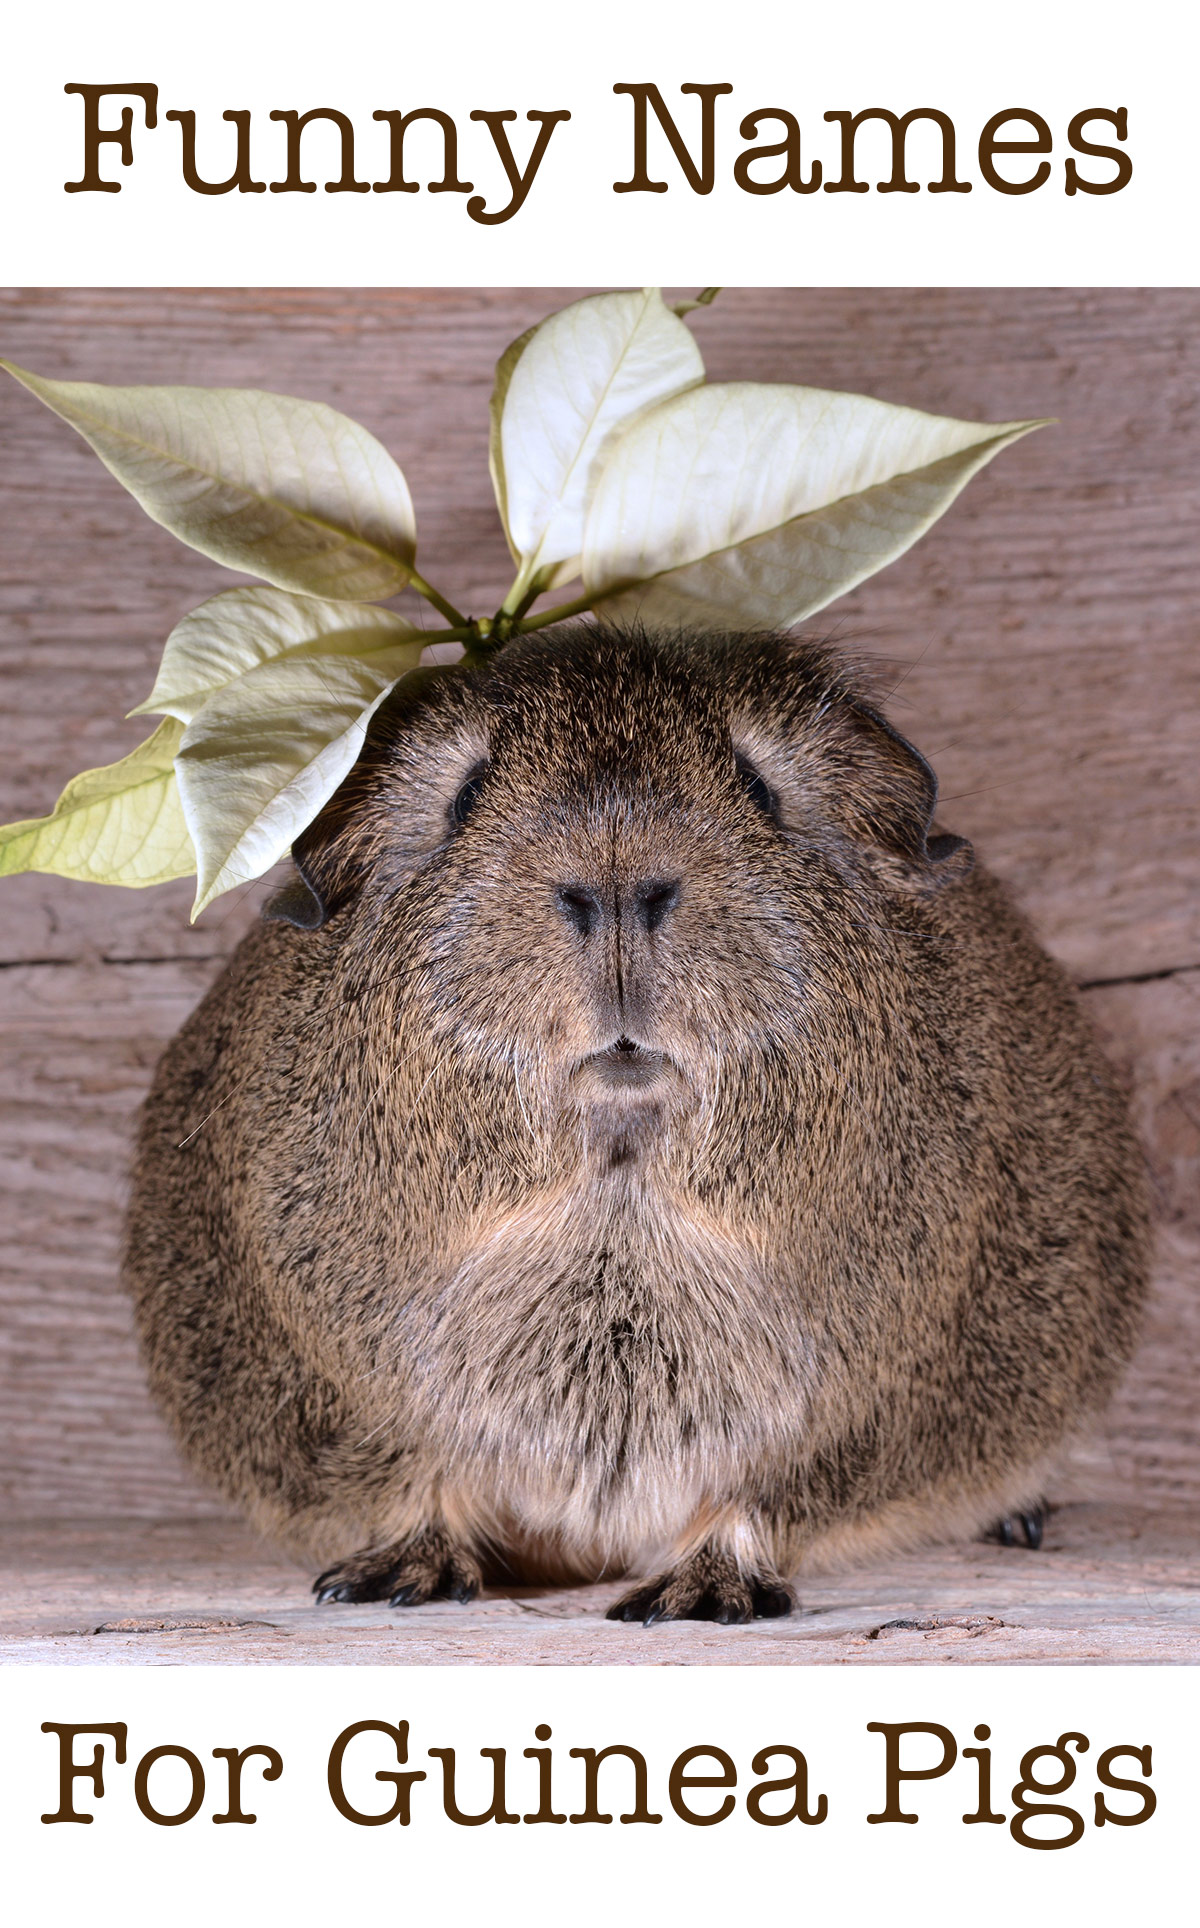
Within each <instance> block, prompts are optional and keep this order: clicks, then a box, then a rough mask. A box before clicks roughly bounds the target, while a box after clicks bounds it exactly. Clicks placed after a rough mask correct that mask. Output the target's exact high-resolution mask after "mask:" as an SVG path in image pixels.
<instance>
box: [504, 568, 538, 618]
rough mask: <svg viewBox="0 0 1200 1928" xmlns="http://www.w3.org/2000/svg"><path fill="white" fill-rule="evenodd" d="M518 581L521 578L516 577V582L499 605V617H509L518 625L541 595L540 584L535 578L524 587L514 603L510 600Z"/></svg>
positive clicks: (515, 590)
mask: <svg viewBox="0 0 1200 1928" xmlns="http://www.w3.org/2000/svg"><path fill="white" fill-rule="evenodd" d="M520 580H521V578H520V577H519V576H518V577H517V581H516V582H514V584H513V586H512V588H511V589H510V590H509V592H508V595H507V596H506V597H505V598H504V601H503V602H502V603H501V605H500V611H499V613H500V615H502V616H510V617H511V618H512V620H513V622H514V623H519V622H520V621H521V620H522V619H523V617H524V616H525V614H526V612H527V611H528V610H529V609H531V608H532V607H533V605H534V603H535V602H536V601H537V599H538V597H539V596H540V595H541V593H542V587H541V584H540V583H539V581H538V579H537V577H536V576H535V577H534V579H533V581H532V582H531V583H529V584H527V585H526V588H525V590H524V592H523V593H522V594H521V595H518V596H517V600H516V601H515V602H514V601H513V600H512V598H513V596H514V595H516V592H517V586H518V584H519V583H520Z"/></svg>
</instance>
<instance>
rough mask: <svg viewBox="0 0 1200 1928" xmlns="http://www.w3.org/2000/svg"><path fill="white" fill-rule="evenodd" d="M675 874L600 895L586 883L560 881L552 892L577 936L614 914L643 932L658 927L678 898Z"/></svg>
mask: <svg viewBox="0 0 1200 1928" xmlns="http://www.w3.org/2000/svg"><path fill="white" fill-rule="evenodd" d="M679 892H680V885H679V880H678V878H668V877H647V878H644V879H642V880H641V881H640V882H638V883H636V884H631V885H628V886H626V887H625V888H624V889H622V890H619V891H618V892H617V893H616V895H615V897H611V898H610V897H608V896H607V895H602V894H601V892H600V891H598V890H595V889H593V887H592V886H591V885H590V884H580V883H570V884H560V885H559V887H558V890H557V891H556V893H555V900H556V902H557V904H558V908H559V910H560V911H561V912H562V914H563V916H564V917H565V918H566V919H567V922H568V923H569V924H573V925H574V927H575V929H576V930H577V931H578V932H579V935H580V936H581V937H590V936H591V935H592V933H593V931H597V930H599V929H600V928H601V926H602V925H603V924H604V923H606V922H608V921H611V920H613V919H614V918H615V920H616V921H617V922H622V921H624V920H625V919H629V920H630V921H631V922H632V923H636V924H639V925H640V926H641V928H642V929H643V930H644V931H646V932H647V933H650V932H653V931H656V930H658V928H659V926H660V925H661V924H662V923H663V922H664V921H665V919H666V918H667V917H669V916H670V914H671V912H672V911H673V910H674V909H675V906H676V904H677V903H678V902H679Z"/></svg>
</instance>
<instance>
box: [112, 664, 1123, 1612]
mask: <svg viewBox="0 0 1200 1928" xmlns="http://www.w3.org/2000/svg"><path fill="white" fill-rule="evenodd" d="M864 690H865V685H864V683H863V681H862V679H861V677H859V676H858V675H856V674H855V673H853V672H852V671H851V670H849V669H848V668H847V666H846V665H845V664H844V663H842V662H841V661H839V660H838V659H837V658H835V657H834V656H833V655H832V654H831V653H830V652H829V651H827V650H825V649H823V648H819V647H817V646H814V645H813V644H811V643H806V642H803V641H798V640H796V639H794V638H787V637H772V636H757V637H744V636H736V637H735V636H730V637H712V636H703V637H688V636H683V635H669V636H652V635H643V634H637V633H617V632H612V631H606V630H604V629H600V628H593V627H582V628H576V629H574V630H571V631H566V632H559V633H557V634H555V633H551V634H542V635H538V636H527V637H524V638H522V639H520V640H517V641H514V642H512V643H510V644H508V645H507V646H506V647H505V648H503V649H502V650H500V651H499V652H498V653H497V654H496V655H495V656H494V657H493V658H492V660H491V661H490V663H488V664H487V665H486V666H484V667H482V668H480V669H478V670H472V671H463V670H458V669H455V670H441V671H437V670H435V671H421V672H419V673H418V674H416V675H415V676H413V677H410V678H408V679H406V681H405V682H404V683H402V684H401V685H400V686H399V687H398V688H397V689H396V691H395V692H394V694H393V696H392V697H391V698H390V699H389V700H388V702H387V704H385V705H384V707H383V708H382V709H381V710H380V711H379V713H378V714H377V716H376V718H375V720H374V723H373V725H372V728H371V731H370V734H369V737H368V740H367V743H366V746H365V748H364V751H363V755H362V757H361V758H360V760H359V762H358V764H357V765H356V767H355V769H354V770H353V772H352V773H351V775H350V777H349V778H348V779H347V781H346V782H345V783H344V784H343V786H342V788H341V789H340V790H339V792H338V793H337V795H336V796H335V797H334V799H333V800H332V802H331V803H330V804H329V805H328V806H327V808H326V809H325V811H324V812H323V813H322V815H321V816H320V817H319V818H318V819H317V821H316V822H315V823H314V824H313V826H312V827H311V828H310V829H309V830H308V831H307V832H306V833H305V834H304V836H303V837H302V838H301V840H300V842H299V843H298V845H297V848H296V851H295V856H296V862H297V875H296V878H295V881H294V883H293V884H292V885H291V886H290V887H289V889H288V890H286V891H285V892H284V893H283V894H282V896H281V897H280V898H279V899H277V900H275V903H274V904H273V906H272V907H271V908H270V910H269V911H268V917H269V918H270V919H271V920H272V921H264V922H263V923H262V924H261V925H260V926H259V927H258V928H257V929H256V930H255V931H254V932H253V933H252V934H251V935H250V936H249V937H247V938H246V940H245V941H244V943H243V944H242V945H241V946H240V948H239V950H238V951H237V953H236V954H235V956H234V958H233V959H232V961H231V963H230V964H229V966H228V968H227V970H226V971H225V972H224V974H223V976H222V977H221V978H220V980H219V981H218V982H217V984H216V985H215V986H214V988H213V989H212V991H210V993H209V995H208V996H207V997H206V998H205V1000H204V1002H203V1003H202V1004H201V1006H200V1007H199V1009H198V1010H197V1011H196V1013H195V1015H194V1016H193V1017H192V1018H191V1019H190V1021H189V1022H188V1023H187V1024H186V1025H185V1026H184V1028H183V1030H182V1031H181V1032H180V1034H179V1036H178V1038H177V1039H176V1040H175V1042H174V1043H173V1044H172V1045H171V1047H170V1048H169V1050H168V1051H167V1053H166V1055H165V1057H164V1058H163V1061H162V1064H161V1066H160V1068H159V1071H158V1075H157V1079H156V1081H155V1084H154V1088H153V1090H152V1092H151V1095H150V1097H149V1099H148V1101H147V1104H146V1108H145V1114H144V1121H143V1125H142V1131H141V1140H140V1150H139V1155H138V1162H137V1170H136V1177H135V1184H134V1192H133V1200H132V1206H131V1211H130V1218H129V1230H128V1249H127V1272H128V1280H129V1285H130V1287H131V1290H132V1292H133V1295H134V1298H135V1301H136V1306H137V1316H138V1321H139V1325H140V1329H141V1334H142V1340H143V1344H144V1349H145V1355H146V1358H147V1361H148V1365H149V1371H150V1378H151V1382H152V1386H153V1389H154V1392H155V1394H156V1395H157V1397H158V1399H159V1401H160V1402H161V1404H162V1406H163V1408H164V1410H165V1412H166V1413H167V1415H168V1417H169V1419H170V1420H171V1422H172V1423H173V1425H174V1428H175V1431H176V1433H177V1435H178V1437H179V1440H180V1442H181V1444H182V1446H183V1449H184V1451H185V1452H186V1454H187V1455H188V1457H189V1458H190V1459H191V1461H192V1462H193V1463H194V1464H195V1465H196V1466H197V1467H198V1468H199V1469H200V1470H201V1471H202V1472H203V1473H205V1474H206V1475H207V1476H208V1477H209V1478H210V1479H212V1480H214V1481H215V1482H216V1484H217V1485H218V1486H219V1487H220V1488H221V1490H222V1491H223V1492H224V1493H226V1494H227V1495H228V1496H229V1497H230V1498H231V1499H232V1500H234V1501H236V1503H237V1504H238V1505H239V1506H241V1507H242V1508H244V1509H245V1511H246V1512H247V1513H248V1514H249V1516H250V1518H251V1519H252V1520H253V1521H254V1523H255V1524H256V1525H257V1526H258V1527H259V1528H261V1529H262V1530H263V1531H264V1532H266V1533H268V1534H272V1535H274V1536H276V1537H279V1538H281V1539H282V1540H284V1541H285V1542H287V1543H289V1544H291V1545H292V1546H293V1547H295V1548H297V1549H301V1550H303V1551H304V1552H305V1553H306V1554H310V1555H312V1556H314V1557H315V1558H316V1559H318V1560H320V1561H322V1562H326V1561H336V1562H337V1564H335V1565H332V1566H331V1567H330V1568H329V1571H328V1572H325V1573H323V1574H322V1575H321V1578H320V1580H319V1581H318V1582H317V1588H318V1591H319V1593H320V1596H321V1598H322V1599H334V1600H373V1599H385V1598H386V1599H389V1600H390V1601H391V1602H392V1603H393V1604H394V1605H397V1606H399V1605H410V1604H416V1603H418V1602H421V1601H425V1600H429V1599H435V1598H440V1597H447V1596H448V1597H449V1598H451V1599H457V1600H465V1599H469V1598H470V1597H471V1596H472V1595H473V1594H474V1593H475V1592H476V1590H477V1589H478V1587H479V1585H480V1581H481V1578H482V1576H483V1574H484V1573H485V1571H487V1572H492V1573H508V1574H511V1575H517V1576H521V1577H526V1578H542V1579H555V1578H563V1579H565V1578H568V1577H576V1578H597V1577H599V1576H601V1575H605V1574H613V1573H618V1572H628V1573H631V1574H634V1575H637V1576H639V1577H638V1584H637V1586H636V1587H635V1588H634V1590H633V1591H632V1592H630V1593H629V1594H628V1595H627V1596H626V1597H625V1598H624V1599H623V1600H622V1601H621V1602H619V1603H618V1605H617V1607H615V1608H614V1609H613V1612H614V1614H615V1615H617V1616H619V1617H623V1618H626V1619H642V1620H645V1621H647V1622H649V1621H652V1620H656V1619H663V1618H669V1617H677V1618H686V1617H695V1618H708V1619H717V1620H721V1621H734V1620H745V1619H749V1618H750V1617H752V1616H753V1615H756V1614H776V1613H783V1612H786V1611H788V1609H789V1607H790V1606H791V1605H792V1594H791V1591H790V1589H789V1586H788V1584H787V1582H788V1576H790V1575H791V1574H793V1572H794V1571H795V1569H796V1568H797V1566H798V1565H799V1563H800V1562H801V1561H802V1560H807V1559H810V1558H813V1559H817V1558H820V1559H825V1558H827V1557H828V1556H831V1555H835V1556H838V1557H841V1556H843V1555H847V1554H852V1555H858V1554H859V1553H861V1552H863V1551H866V1550H869V1549H870V1548H872V1547H879V1546H887V1545H889V1544H890V1545H896V1544H903V1543H910V1544H911V1543H914V1542H916V1541H919V1540H921V1539H929V1538H935V1537H945V1536H947V1535H953V1534H969V1533H973V1532H977V1531H979V1530H980V1529H981V1528H984V1527H986V1526H988V1525H989V1524H990V1523H994V1522H995V1521H996V1520H997V1519H998V1518H1002V1517H1003V1516H1006V1515H1009V1514H1011V1513H1012V1512H1014V1510H1016V1511H1020V1510H1021V1509H1026V1510H1028V1509H1030V1508H1032V1507H1034V1506H1035V1505H1036V1502H1037V1497H1038V1495H1039V1494H1040V1493H1041V1491H1042V1490H1043V1481H1044V1479H1045V1477H1046V1471H1047V1467H1048V1466H1049V1465H1050V1464H1051V1463H1052V1461H1053V1457H1054V1455H1055V1451H1056V1449H1057V1448H1058V1447H1059V1446H1060V1444H1061V1442H1062V1441H1063V1440H1064V1438H1065V1437H1066V1436H1067V1435H1068V1434H1069V1433H1071V1432H1072V1431H1073V1430H1075V1429H1076V1428H1077V1427H1078V1426H1079V1425H1080V1424H1081V1422H1083V1421H1085V1420H1086V1419H1087V1418H1088V1417H1089V1416H1090V1415H1092V1414H1094V1413H1095V1412H1096V1411H1097V1409H1098V1408H1099V1407H1100V1406H1101V1404H1102V1403H1103V1401H1104V1400H1105V1398H1106V1396H1107V1395H1108V1393H1109V1391H1110V1389H1111V1387H1112V1385H1113V1383H1114V1380H1115V1379H1116V1376H1117V1374H1118V1372H1119V1370H1120V1368H1121V1366H1122V1365H1123V1364H1124V1362H1125V1360H1126V1359H1127V1358H1128V1356H1129V1353H1130V1350H1131V1348H1132V1345H1133V1341H1134V1337H1135V1331H1136V1326H1137V1316H1138V1311H1139V1307H1140V1303H1141V1300H1142V1297H1143V1292H1144V1282H1145V1268H1146V1219H1145V1206H1144V1197H1143V1177H1142V1160H1141V1156H1140V1153H1139V1149H1138V1146H1137V1144H1136V1142H1135V1140H1134V1138H1133V1137H1132V1135H1131V1132H1130V1128H1129V1125H1128V1122H1127V1120H1126V1115H1125V1109H1124V1105H1123V1103H1122V1099H1121V1096H1120V1094H1119V1091H1118V1088H1117V1084H1116V1081H1115V1079H1114V1077H1113V1075H1112V1073H1111V1071H1110V1070H1109V1068H1108V1066H1107V1065H1106V1064H1105V1061H1104V1059H1103V1057H1102V1056H1101V1055H1100V1052H1099V1051H1098V1049H1097V1047H1096V1045H1095V1043H1094V1042H1093V1039H1092V1037H1091V1035H1090V1033H1089V1030H1088V1026H1087V1024H1086V1022H1085V1020H1084V1018H1083V1016H1082V1015H1081V1013H1080V1010H1079V1008H1078V1005H1077V1003H1076V1000H1075V997H1074V995H1073V993H1072V990H1071V987H1070V985H1069V984H1068V982H1067V980H1066V978H1065V977H1064V976H1063V973H1062V972H1061V971H1060V970H1059V968H1058V967H1057V966H1056V965H1055V964H1054V963H1052V962H1051V960H1050V959H1049V958H1048V957H1046V956H1045V954H1044V953H1043V952H1042V951H1041V950H1040V949H1039V948H1038V946H1037V944H1036V943H1035V941H1034V939H1033V938H1032V936H1031V935H1030V933H1029V931H1028V929H1027V928H1026V926H1025V924H1024V923H1023V922H1022V920H1021V918H1020V917H1019V915H1018V914H1017V913H1016V912H1015V911H1014V909H1013V908H1012V906H1011V904H1010V903H1009V901H1008V898H1007V896H1006V894H1005V892H1004V890H1003V889H1002V888H1001V887H1000V885H999V884H997V883H996V882H995V880H994V879H993V878H991V877H989V876H988V874H987V873H986V871H984V870H982V869H981V868H979V867H978V866H974V867H972V862H971V852H970V849H969V847H968V846H967V845H966V844H964V843H963V842H962V840H961V839H959V838H956V837H953V836H949V835H946V834H944V833H941V832H939V831H936V830H935V829H934V828H933V826H932V815H933V808H934V802H935V796H936V784H935V780H934V777H933V773H932V771H931V770H930V768H929V766H928V765H927V764H926V763H925V761H924V760H923V758H922V757H921V756H919V755H918V753H917V752H916V751H915V750H914V749H913V748H912V747H911V746H910V745H909V744H908V743H906V742H905V741H904V739H903V738H902V737H900V736H899V735H897V733H896V732H895V731H894V730H893V729H892V728H891V727H890V725H889V724H888V723H886V722H885V721H884V719H883V717H882V716H881V715H880V714H879V713H878V711H877V710H876V709H875V708H873V707H872V705H871V703H870V701H869V700H868V699H867V696H866V695H865V693H864ZM1035 1518H1036V1516H1035ZM1034 1524H1035V1521H1034V1520H1031V1523H1030V1531H1031V1537H1033V1536H1034V1534H1033V1529H1034Z"/></svg>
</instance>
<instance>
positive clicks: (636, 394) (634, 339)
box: [492, 288, 704, 588]
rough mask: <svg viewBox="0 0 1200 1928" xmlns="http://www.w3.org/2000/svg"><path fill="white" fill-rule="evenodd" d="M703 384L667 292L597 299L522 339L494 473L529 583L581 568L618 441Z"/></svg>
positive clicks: (503, 406) (500, 417) (498, 413)
mask: <svg viewBox="0 0 1200 1928" xmlns="http://www.w3.org/2000/svg"><path fill="white" fill-rule="evenodd" d="M510 358H511V359H510ZM703 380H704V363H703V361H702V360H701V358H700V350H699V349H698V348H697V346H696V340H695V337H694V335H693V334H692V332H691V330H690V329H689V328H686V327H685V326H684V324H683V323H682V322H681V321H680V320H679V318H678V316H676V315H674V314H672V313H671V310H670V309H669V308H668V307H667V306H666V305H665V303H664V302H663V299H662V296H661V294H660V293H659V291H658V289H657V288H643V289H638V290H636V291H634V292H633V293H630V294H613V295H587V296H585V298H584V299H583V300H582V301H576V302H573V303H572V304H571V306H570V307H569V308H562V309H560V310H559V312H558V313H557V314H555V315H551V316H550V317H549V319H548V320H546V321H544V322H542V323H541V325H540V327H538V328H535V329H533V330H532V332H531V333H530V334H529V335H527V336H522V337H521V340H520V341H517V342H514V343H513V345H512V347H511V348H510V349H509V350H508V352H507V354H506V355H505V356H503V357H502V359H501V361H500V364H499V367H498V369H497V371H496V390H495V394H494V396H493V403H492V408H493V423H494V427H493V433H492V476H493V481H494V483H495V488H496V498H497V501H498V502H499V504H500V510H501V514H502V516H503V517H504V521H505V528H506V530H507V533H508V539H509V543H510V545H511V547H512V550H513V554H514V555H515V556H517V557H518V558H519V559H520V563H521V573H520V576H519V578H518V582H519V583H520V584H521V585H522V586H524V585H528V584H532V583H533V582H534V581H535V580H537V581H539V583H540V585H541V587H543V588H552V587H553V586H554V584H555V583H559V582H566V581H567V580H569V578H570V577H571V576H572V575H574V574H575V572H576V570H577V568H578V565H579V555H580V550H581V547H582V542H583V525H584V520H585V518H586V515H587V511H588V507H589V504H590V502H591V499H592V495H593V493H594V490H595V486H596V480H597V477H598V476H599V474H600V472H601V470H602V469H603V466H604V463H605V461H606V459H607V457H608V453H609V450H610V448H611V445H612V442H613V439H614V437H615V436H616V435H617V434H619V432H620V430H621V429H622V428H623V427H624V426H625V425H626V424H627V423H628V422H629V421H630V419H631V418H632V417H633V416H634V415H636V414H637V413H638V412H639V411H640V410H641V409H644V408H646V407H648V406H649V405H650V404H652V403H654V402H659V401H661V400H663V398H664V397H666V396H670V395H678V394H680V393H681V392H682V391H683V390H685V389H690V388H694V387H695V385H696V384H697V383H699V382H702V381H703Z"/></svg>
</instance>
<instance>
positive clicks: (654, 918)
mask: <svg viewBox="0 0 1200 1928" xmlns="http://www.w3.org/2000/svg"><path fill="white" fill-rule="evenodd" d="M678 902H679V879H678V878H677V877H651V878H648V879H647V881H646V882H645V883H643V884H636V885H635V886H634V888H633V891H632V892H631V908H632V910H633V914H634V916H635V917H636V919H637V921H638V923H639V924H640V925H641V927H642V929H643V930H644V931H656V930H657V929H658V927H659V925H660V924H661V923H663V922H664V920H665V919H666V918H668V917H669V916H670V914H671V912H672V911H673V910H674V908H675V906H676V904H677V903H678Z"/></svg>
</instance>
